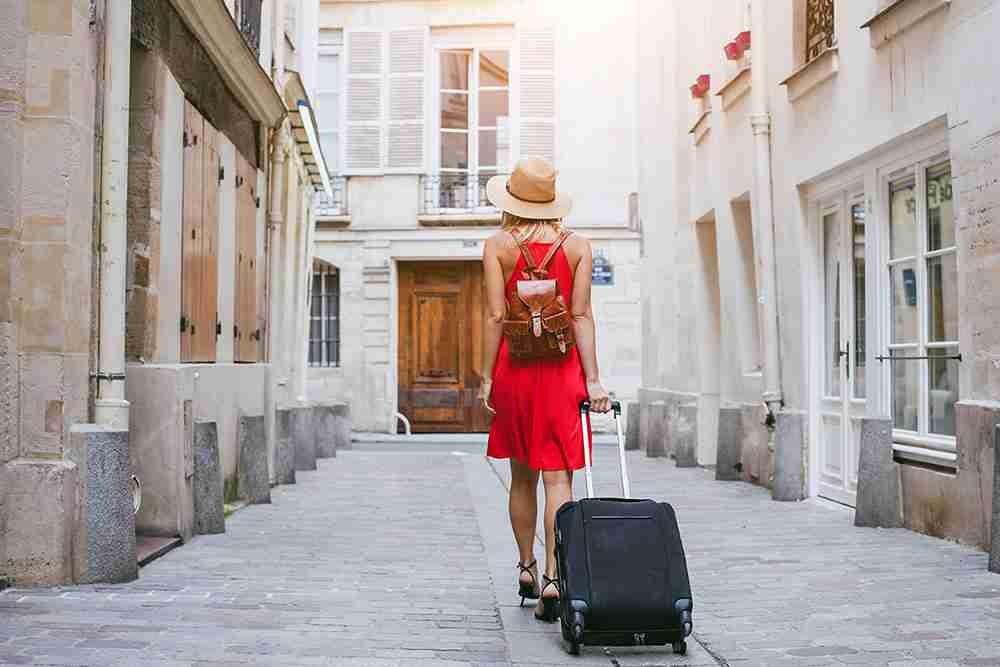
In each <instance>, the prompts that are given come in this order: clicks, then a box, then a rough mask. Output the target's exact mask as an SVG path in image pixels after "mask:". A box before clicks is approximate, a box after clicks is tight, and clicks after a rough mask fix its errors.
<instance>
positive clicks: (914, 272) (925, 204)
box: [883, 161, 960, 439]
mask: <svg viewBox="0 0 1000 667" xmlns="http://www.w3.org/2000/svg"><path fill="white" fill-rule="evenodd" d="M888 195H889V262H888V264H889V280H890V285H891V290H892V295H891V298H890V306H889V309H890V312H889V356H888V357H884V358H883V360H884V361H887V362H889V366H890V367H891V371H890V374H889V375H890V380H889V381H890V385H891V386H890V396H891V405H892V417H893V422H894V426H895V428H896V430H897V432H900V433H902V434H903V435H904V436H911V437H912V436H916V437H926V438H929V439H934V438H935V437H938V438H940V437H942V436H943V437H945V438H951V437H953V436H954V435H955V403H956V401H957V400H958V372H959V360H960V357H959V346H958V264H957V259H958V252H957V248H956V246H955V210H954V199H953V193H952V176H951V165H950V163H949V162H947V161H935V162H928V163H921V164H919V165H917V166H916V167H914V168H913V169H908V170H906V172H905V173H903V174H899V175H897V177H896V178H894V179H892V180H891V182H890V183H889V192H888ZM898 434H899V433H897V435H898Z"/></svg>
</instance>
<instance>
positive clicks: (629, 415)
mask: <svg viewBox="0 0 1000 667" xmlns="http://www.w3.org/2000/svg"><path fill="white" fill-rule="evenodd" d="M639 416H640V412H639V403H638V402H637V401H630V402H629V403H628V404H627V405H626V406H625V449H627V450H629V451H631V450H634V449H639Z"/></svg>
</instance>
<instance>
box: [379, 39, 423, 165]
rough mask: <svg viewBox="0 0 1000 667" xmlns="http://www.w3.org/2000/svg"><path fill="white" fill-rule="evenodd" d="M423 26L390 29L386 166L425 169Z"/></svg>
mask: <svg viewBox="0 0 1000 667" xmlns="http://www.w3.org/2000/svg"><path fill="white" fill-rule="evenodd" d="M427 39H428V32H427V30H426V29H425V28H416V29H405V30H390V31H389V78H388V83H387V88H388V96H389V109H388V117H387V123H386V132H387V135H388V136H387V141H386V169H387V170H391V171H394V172H404V173H419V172H422V171H424V86H425V84H424V73H425V71H426V69H427V66H426V53H427Z"/></svg>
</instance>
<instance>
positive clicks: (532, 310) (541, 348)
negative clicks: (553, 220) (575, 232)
mask: <svg viewBox="0 0 1000 667" xmlns="http://www.w3.org/2000/svg"><path fill="white" fill-rule="evenodd" d="M571 233H572V232H567V231H564V232H563V233H562V234H560V235H559V238H558V239H557V240H556V242H555V243H553V244H552V246H551V247H550V248H549V251H548V253H546V255H545V258H544V259H543V260H542V262H541V264H536V263H535V258H534V256H533V255H532V254H531V249H530V248H528V247H527V246H526V245H525V243H524V241H523V240H522V239H520V238H519V237H518V236H517V234H513V233H512V234H511V236H513V237H514V241H515V242H516V243H517V247H518V248H519V249H520V250H521V254H522V255H524V261H525V269H524V271H523V273H522V275H523V279H518V280H517V281H516V283H515V289H514V298H513V299H512V300H510V299H508V300H507V317H506V319H504V322H503V335H504V338H506V339H507V347H508V348H509V350H510V354H511V356H512V357H514V358H515V359H522V360H529V359H533V360H537V359H560V358H562V357H564V356H566V353H567V352H569V350H570V348H571V347H573V345H574V342H575V341H574V337H573V318H572V317H571V315H570V313H569V310H568V309H567V308H566V302H565V301H564V300H563V298H562V295H561V294H560V293H559V284H558V283H557V282H556V280H555V279H554V278H550V277H549V272H548V270H547V268H546V267H548V265H549V262H551V261H552V258H553V257H555V254H556V251H557V250H559V248H560V247H561V246H562V244H563V243H564V242H565V241H566V239H567V238H568V237H569V235H570V234H571Z"/></svg>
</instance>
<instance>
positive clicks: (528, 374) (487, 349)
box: [481, 158, 611, 622]
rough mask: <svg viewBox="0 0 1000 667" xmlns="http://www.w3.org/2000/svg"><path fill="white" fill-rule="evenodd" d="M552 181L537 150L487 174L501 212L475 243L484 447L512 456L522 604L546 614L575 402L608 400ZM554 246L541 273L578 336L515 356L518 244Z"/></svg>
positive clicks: (576, 255) (566, 205)
mask: <svg viewBox="0 0 1000 667" xmlns="http://www.w3.org/2000/svg"><path fill="white" fill-rule="evenodd" d="M555 184H556V173H555V169H554V168H553V167H552V165H551V164H550V163H549V162H548V161H546V160H541V159H537V158H528V159H523V160H520V161H518V163H517V165H516V167H515V168H514V171H513V172H512V173H511V175H510V178H509V179H508V178H507V177H506V176H496V177H494V178H492V179H490V181H489V183H488V184H487V194H488V196H489V198H490V201H491V202H493V204H494V205H495V206H497V207H498V208H499V209H500V210H501V211H503V222H502V229H501V231H499V232H497V233H496V234H494V235H493V236H492V237H490V238H489V239H487V241H486V245H485V248H484V250H483V265H484V270H485V280H486V307H487V316H486V331H485V336H484V355H485V358H484V360H483V376H484V381H483V387H482V394H481V398H482V400H483V401H484V403H485V404H486V407H487V408H488V409H489V410H490V411H491V412H493V413H494V419H493V425H492V428H491V430H490V439H489V446H488V449H487V452H486V454H487V456H490V457H492V458H506V459H510V476H511V482H510V503H509V511H510V523H511V527H512V528H513V530H514V539H515V540H516V541H517V548H518V552H519V555H520V559H519V560H518V563H517V567H518V569H519V570H520V574H519V576H518V591H519V594H520V595H521V602H522V604H523V603H524V599H525V598H529V599H538V604H537V605H536V607H535V617H536V618H538V619H540V620H544V621H548V622H552V621H555V620H556V618H557V617H558V601H559V587H558V582H557V581H556V560H555V514H556V510H558V509H559V507H560V506H562V504H563V503H565V502H567V501H569V500H572V499H573V487H572V482H573V471H574V470H579V469H580V468H582V467H583V465H584V463H583V462H584V458H583V437H582V436H583V434H582V433H581V432H580V428H581V426H580V418H579V407H578V406H579V403H580V401H581V400H583V399H584V398H589V399H590V401H591V406H592V408H593V409H594V410H595V411H597V412H607V411H608V410H609V409H610V407H611V406H610V399H609V397H608V393H607V392H606V391H605V390H604V387H603V386H602V385H601V379H600V376H599V374H598V371H597V353H596V345H595V337H594V315H593V311H592V310H591V307H590V271H591V250H590V242H589V241H588V240H587V239H585V238H583V237H582V236H580V235H578V234H570V235H568V236H567V235H566V233H565V232H564V231H563V229H562V224H561V220H562V218H563V217H565V216H566V214H568V213H569V210H570V208H571V205H572V204H571V201H570V199H569V198H568V197H567V196H565V195H564V194H562V193H558V192H557V191H556V187H555ZM519 243H520V245H519ZM553 245H555V246H556V250H555V252H554V254H553V255H551V260H550V262H549V264H548V267H547V268H548V272H549V277H550V278H554V279H556V281H557V283H558V289H559V293H560V294H561V296H562V298H563V300H564V301H565V303H566V306H567V309H568V310H569V312H570V313H571V315H572V321H573V325H572V329H573V334H574V337H575V340H576V345H575V347H570V348H569V349H568V351H567V352H566V354H565V355H563V356H561V357H560V358H557V359H554V360H548V359H547V360H541V361H522V360H517V359H513V358H512V357H511V354H510V351H509V349H508V345H507V341H506V340H504V337H503V321H504V318H505V316H506V314H507V301H508V300H512V299H515V298H517V297H516V296H515V294H514V289H515V285H516V282H517V280H518V279H519V278H520V277H522V275H523V271H524V269H525V267H526V264H527V263H526V259H525V257H524V254H523V253H524V252H530V253H531V254H532V257H533V258H534V260H535V263H536V264H540V263H541V262H542V261H543V259H544V258H545V256H546V255H547V254H549V251H550V250H551V249H552V246H553ZM522 246H523V247H524V248H525V250H522ZM539 474H541V478H542V483H543V484H544V486H545V573H544V574H543V576H542V580H541V582H539V581H538V568H537V563H536V561H535V557H534V553H533V552H534V549H533V547H534V537H535V525H536V520H537V511H538V508H537V502H536V500H537V488H538V477H539Z"/></svg>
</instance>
